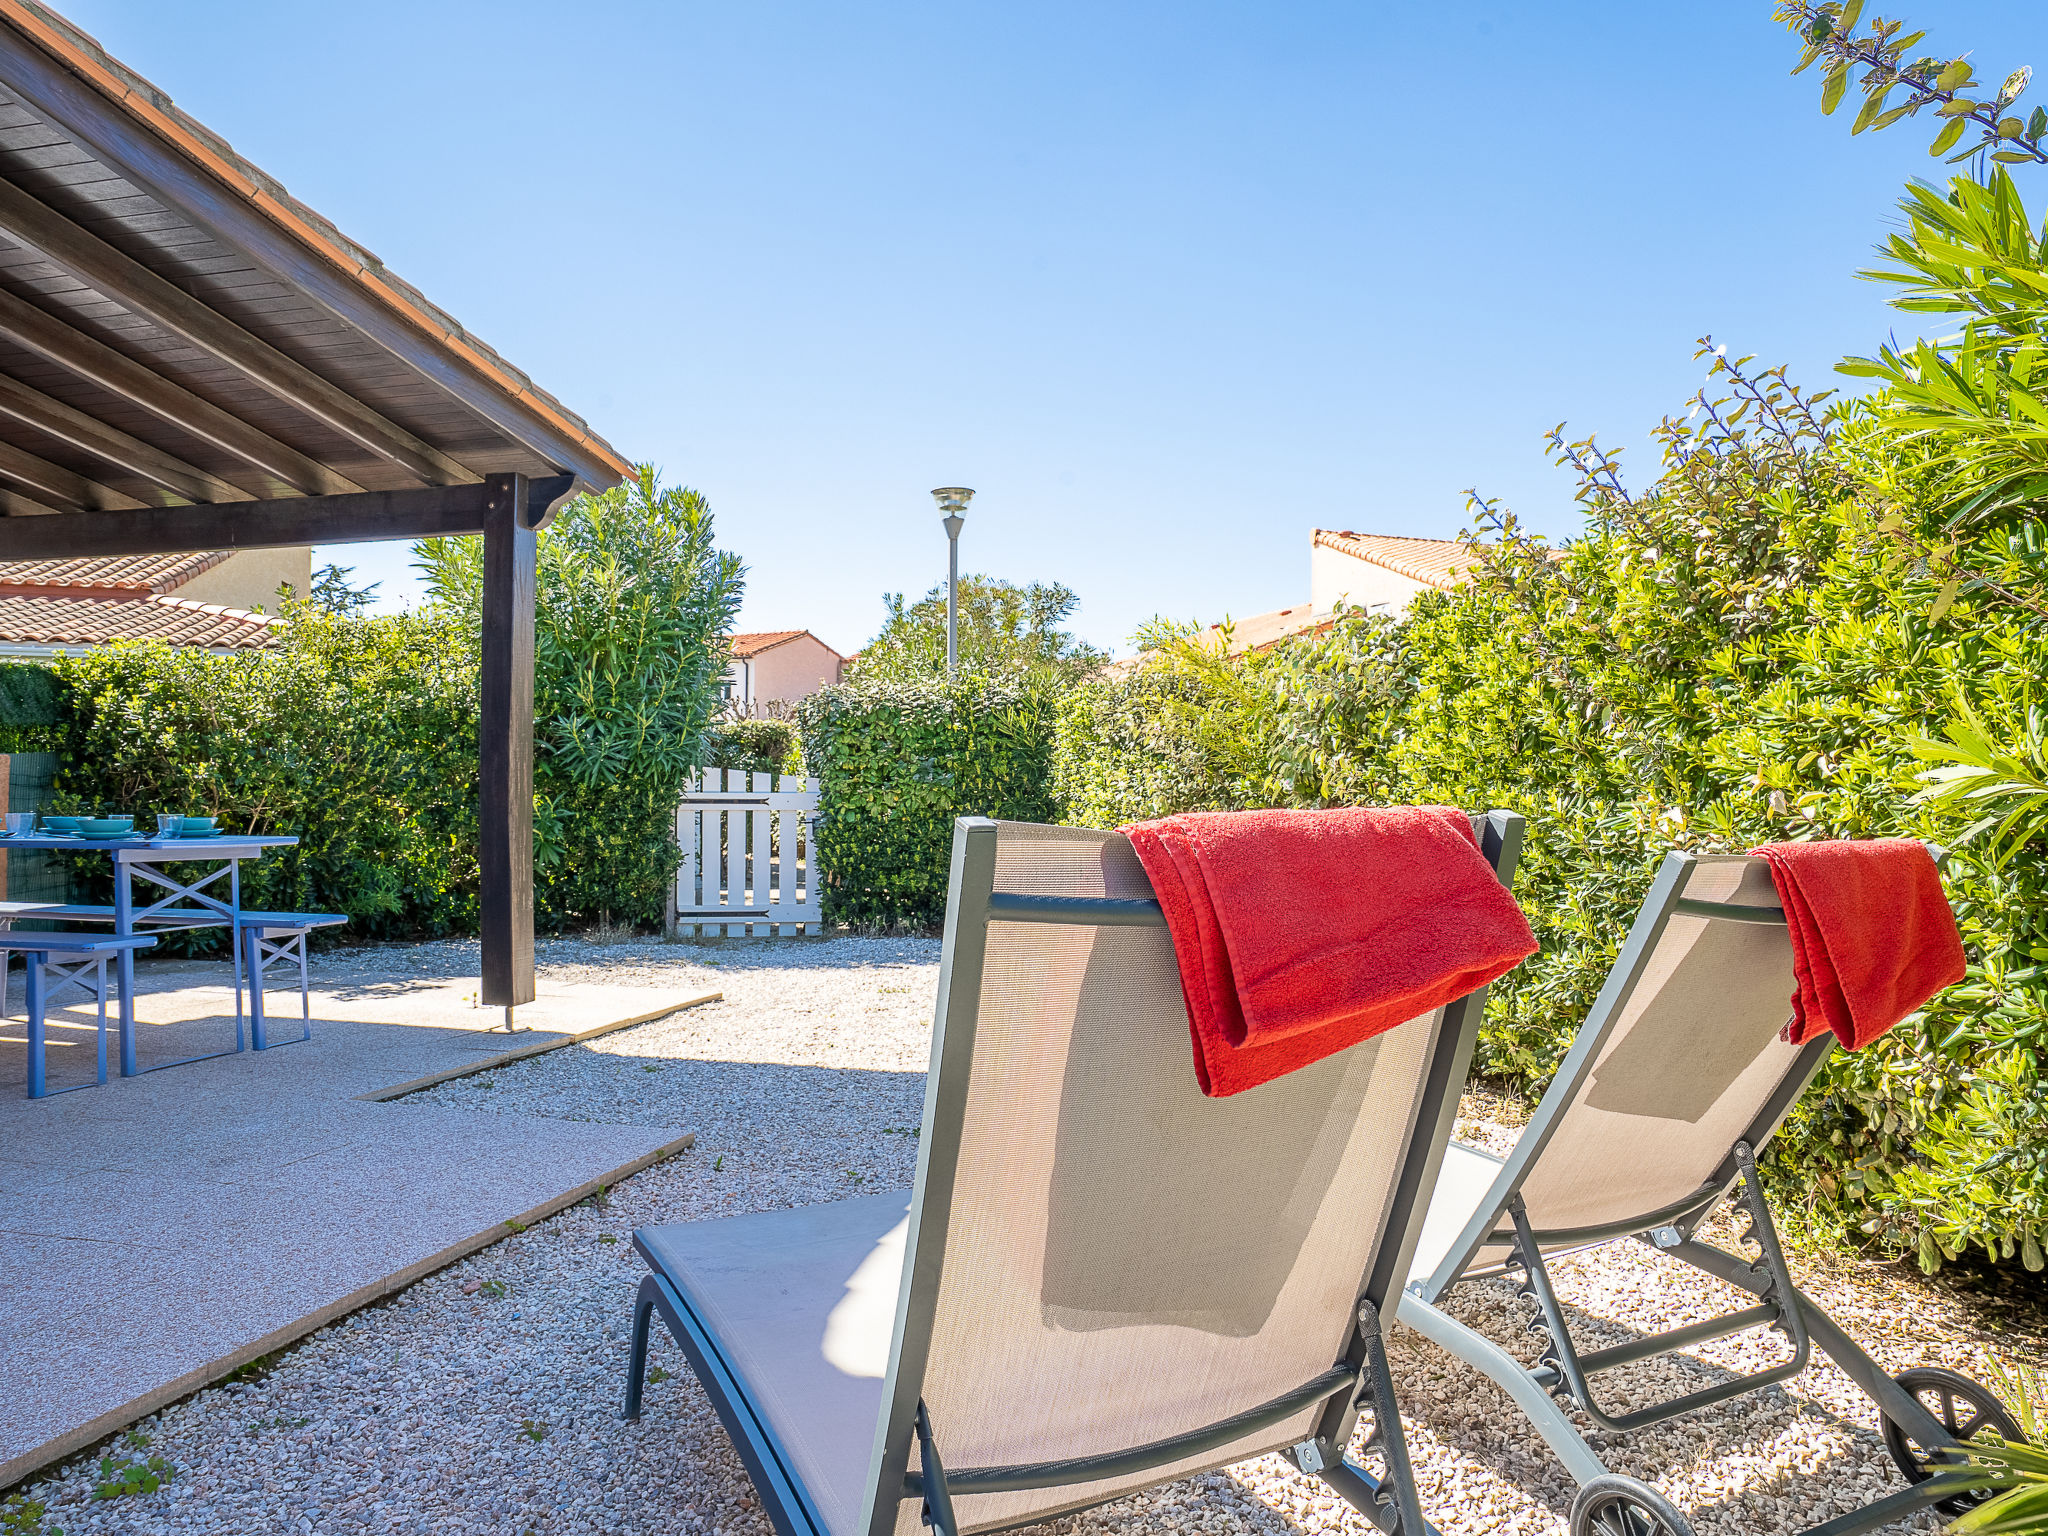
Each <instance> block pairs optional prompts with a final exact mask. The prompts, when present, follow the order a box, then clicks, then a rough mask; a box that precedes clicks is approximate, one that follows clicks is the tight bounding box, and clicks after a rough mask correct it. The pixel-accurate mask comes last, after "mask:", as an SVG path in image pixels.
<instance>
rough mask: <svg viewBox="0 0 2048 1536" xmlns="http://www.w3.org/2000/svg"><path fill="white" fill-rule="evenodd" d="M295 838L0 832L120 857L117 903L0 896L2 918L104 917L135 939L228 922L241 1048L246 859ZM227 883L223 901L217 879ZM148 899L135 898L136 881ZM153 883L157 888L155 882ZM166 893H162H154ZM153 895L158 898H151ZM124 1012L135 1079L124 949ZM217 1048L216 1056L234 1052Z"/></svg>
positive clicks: (57, 848)
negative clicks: (202, 867)
mask: <svg viewBox="0 0 2048 1536" xmlns="http://www.w3.org/2000/svg"><path fill="white" fill-rule="evenodd" d="M298 843H299V840H298V839H297V838H296V837H245V836H241V835H238V834H235V833H223V834H221V835H220V836H218V837H149V836H146V835H144V834H142V833H139V832H138V833H134V834H131V835H130V836H127V837H80V836H76V835H74V834H69V833H62V832H26V833H21V832H18V833H14V834H12V835H7V834H0V850H4V849H9V848H20V849H22V850H24V851H26V850H28V849H31V848H34V849H47V850H50V851H53V852H58V853H105V854H107V855H108V856H110V857H111V858H112V859H113V861H114V904H113V905H112V906H110V907H107V906H88V905H81V904H77V903H71V902H47V901H0V918H6V919H15V918H45V919H49V920H52V921H57V922H71V923H106V922H111V923H112V924H113V925H114V932H115V934H116V935H117V936H118V937H121V938H131V937H133V936H134V935H135V934H136V933H138V932H149V933H164V932H169V931H172V930H176V929H181V928H226V929H227V930H228V948H229V949H230V950H231V951H232V952H233V954H234V964H235V1050H237V1051H239V1050H241V1049H242V946H241V944H240V943H239V942H237V938H236V933H237V930H236V926H235V923H236V919H237V918H238V917H239V916H240V915H241V911H242V860H244V859H260V858H261V857H263V855H264V854H265V853H267V852H269V850H271V849H272V848H296V847H297V846H298ZM167 864H210V865H213V866H216V867H215V868H213V869H212V870H211V871H210V872H208V873H205V874H202V875H199V876H197V877H196V878H194V879H192V880H191V881H189V882H185V881H180V880H179V879H178V878H177V877H176V876H175V875H172V874H171V873H170V872H169V871H168V870H166V869H165V868H164V867H163V866H164V865H167ZM223 879H225V880H226V881H227V894H226V897H225V899H223V898H222V896H221V895H220V893H219V890H218V887H219V882H220V881H221V880H223ZM138 884H139V885H140V886H142V888H143V889H142V893H141V894H142V895H143V897H144V900H143V901H142V902H140V903H139V904H138V902H137V900H136V896H137V890H136V887H137V885H138ZM151 887H155V888H156V890H155V891H153V890H151V889H150V888H151ZM156 891H161V892H162V893H163V894H160V895H158V894H156ZM151 896H154V897H155V899H154V900H151V899H148V898H149V897H151ZM25 947H26V946H25V945H10V944H8V942H7V935H6V934H5V933H4V932H0V950H5V949H9V948H25ZM116 963H117V966H118V968H119V992H120V1010H121V1075H122V1076H123V1077H135V1076H137V1075H138V1073H139V1072H140V1071H141V1070H143V1069H141V1068H138V1067H137V1065H136V1062H135V951H133V950H132V949H124V950H122V951H121V953H120V956H119V958H118V960H117V962H116ZM232 1054H233V1052H231V1051H214V1052H212V1053H211V1055H212V1056H228V1055H232ZM208 1059H210V1058H209V1057H208V1056H188V1057H185V1058H184V1059H183V1060H180V1061H165V1062H159V1063H158V1064H157V1065H156V1066H154V1067H150V1068H148V1069H147V1070H149V1071H151V1072H155V1071H158V1070H160V1069H161V1068H163V1067H182V1066H184V1065H186V1064H187V1063H188V1062H194V1061H206V1060H208Z"/></svg>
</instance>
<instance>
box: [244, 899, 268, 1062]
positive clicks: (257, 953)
mask: <svg viewBox="0 0 2048 1536" xmlns="http://www.w3.org/2000/svg"><path fill="white" fill-rule="evenodd" d="M246 938H247V942H248V945H249V953H248V955H247V956H246V957H245V958H246V960H247V961H248V963H247V964H246V965H244V966H243V967H242V972H243V974H244V975H246V976H247V977H248V978H249V1039H250V1041H251V1043H252V1044H254V1045H255V1047H256V1049H257V1050H259V1051H267V1050H269V1049H270V1037H269V1036H268V1035H267V1034H265V1033H264V1028H263V951H262V948H261V945H262V943H263V936H262V930H260V929H256V928H251V929H249V930H247V934H246Z"/></svg>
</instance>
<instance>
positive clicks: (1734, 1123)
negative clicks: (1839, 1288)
mask: <svg viewBox="0 0 2048 1536" xmlns="http://www.w3.org/2000/svg"><path fill="white" fill-rule="evenodd" d="M1679 894H1680V895H1681V896H1682V897H1684V898H1685V899H1688V900H1693V901H1712V902H1725V903H1731V904H1734V905H1739V906H1754V907H1776V906H1777V905H1778V896H1777V890H1776V888H1775V887H1774V886H1773V884H1772V883H1771V874H1770V868H1769V866H1768V865H1767V864H1765V862H1764V861H1763V860H1762V859H1753V858H1744V857H1739V856H1723V857H1702V858H1700V859H1699V860H1698V861H1697V862H1695V863H1694V864H1693V865H1692V867H1691V870H1690V873H1689V877H1688V879H1687V882H1686V885H1685V886H1684V888H1683V889H1682V890H1681V892H1680V893H1679ZM1793 985H1794V978H1793V974H1792V942H1791V938H1790V936H1789V934H1788V933H1787V931H1786V930H1785V929H1784V928H1783V927H1782V926H1777V925H1773V924H1764V923H1744V922H1727V921H1716V920H1710V919H1708V918H1704V917H1692V916H1688V915H1686V914H1685V913H1682V912H1673V913H1671V914H1670V916H1669V917H1668V918H1667V919H1666V922H1665V927H1664V931H1663V933H1662V934H1661V935H1660V936H1659V937H1658V939H1657V941H1656V943H1655V945H1654V946H1653V947H1652V949H1651V951H1650V953H1649V955H1648V956H1647V958H1646V959H1645V962H1644V964H1643V967H1642V970H1641V972H1640V973H1639V975H1638V977H1637V980H1636V984H1635V986H1634V988H1633V989H1632V990H1631V991H1630V993H1629V996H1628V1000H1627V1002H1626V1004H1625V1005H1624V1007H1623V1008H1622V1010H1621V1014H1620V1017H1619V1018H1618V1019H1617V1020H1616V1022H1615V1025H1614V1028H1613V1029H1612V1030H1611V1031H1610V1032H1609V1034H1608V1036H1607V1039H1606V1041H1605V1042H1604V1043H1603V1045H1602V1046H1601V1049H1600V1053H1599V1056H1598V1057H1597V1059H1596V1061H1595V1063H1594V1066H1593V1070H1592V1071H1591V1072H1590V1073H1589V1074H1588V1075H1587V1077H1586V1079H1585V1081H1584V1082H1582V1083H1581V1084H1580V1085H1579V1088H1578V1091H1577V1092H1576V1093H1575V1094H1574V1095H1573V1096H1572V1098H1571V1100H1570V1102H1569V1104H1568V1106H1567V1107H1566V1108H1565V1109H1564V1110H1563V1111H1562V1112H1561V1113H1560V1114H1559V1116H1558V1118H1557V1121H1556V1122H1555V1125H1554V1128H1553V1130H1552V1132H1551V1136H1550V1139H1549V1141H1548V1142H1547V1143H1546V1144H1545V1146H1544V1149H1543V1151H1542V1153H1541V1154H1540V1155H1539V1156H1538V1157H1537V1159H1536V1162H1535V1165H1534V1166H1533V1167H1531V1168H1530V1169H1529V1170H1528V1172H1527V1174H1526V1175H1525V1176H1524V1178H1523V1181H1522V1186H1521V1193H1522V1200H1523V1203H1524V1205H1525V1206H1526V1207H1527V1209H1528V1213H1529V1224H1530V1226H1531V1227H1532V1228H1533V1229H1534V1230H1536V1231H1538V1232H1555V1231H1564V1230H1572V1229H1583V1228H1589V1227H1599V1226H1605V1225H1609V1224H1613V1223H1622V1222H1627V1221H1631V1220H1633V1219H1635V1218H1638V1217H1641V1216H1645V1215H1647V1214H1649V1213H1651V1212H1654V1211H1657V1210H1660V1209H1662V1208H1664V1207H1666V1206H1669V1205H1671V1204H1673V1203H1674V1202H1677V1201H1680V1200H1683V1199H1685V1197H1686V1196H1688V1195H1690V1194H1692V1193H1694V1192H1695V1191H1697V1190H1698V1189H1700V1187H1701V1186H1702V1185H1703V1184H1705V1183H1706V1181H1707V1180H1708V1179H1710V1178H1712V1177H1713V1175H1714V1173H1715V1170H1716V1169H1718V1168H1719V1167H1721V1165H1722V1164H1723V1162H1724V1161H1725V1160H1726V1158H1727V1156H1728V1149H1729V1147H1730V1146H1731V1145H1733V1144H1734V1142H1735V1141H1736V1140H1738V1139H1739V1138H1740V1137H1742V1136H1743V1135H1744V1134H1746V1133H1747V1132H1748V1130H1749V1128H1750V1127H1751V1126H1753V1125H1754V1124H1755V1122H1756V1119H1757V1116H1758V1115H1759V1114H1760V1113H1761V1112H1762V1111H1763V1109H1764V1106H1765V1105H1766V1104H1767V1103H1768V1102H1769V1100H1770V1098H1771V1096H1772V1095H1773V1094H1774V1093H1775V1092H1776V1091H1777V1090H1778V1088H1779V1086H1780V1085H1781V1084H1782V1083H1783V1082H1784V1081H1785V1078H1786V1075H1787V1074H1788V1073H1791V1072H1793V1071H1794V1070H1796V1069H1797V1068H1798V1065H1799V1062H1800V1058H1801V1054H1802V1048H1801V1047H1799V1046H1796V1045H1788V1044H1786V1043H1785V1042H1784V1041H1783V1040H1781V1039H1780V1038H1779V1033H1780V1031H1781V1030H1783V1028H1784V1027H1785V1025H1786V1023H1787V1022H1788V1021H1789V1020H1790V1019H1791V1017H1792V991H1793ZM1506 1252H1507V1250H1506V1247H1505V1245H1501V1244H1489V1245H1488V1246H1487V1247H1485V1248H1483V1249H1482V1250H1481V1251H1480V1253H1479V1255H1478V1257H1477V1258H1476V1259H1475V1260H1474V1261H1473V1263H1471V1264H1470V1265H1468V1266H1467V1267H1466V1270H1465V1272H1466V1273H1468V1274H1474V1273H1483V1272H1486V1271H1488V1270H1491V1269H1494V1268H1497V1267H1498V1266H1499V1265H1500V1263H1501V1261H1502V1260H1503V1259H1504V1258H1505V1257H1506Z"/></svg>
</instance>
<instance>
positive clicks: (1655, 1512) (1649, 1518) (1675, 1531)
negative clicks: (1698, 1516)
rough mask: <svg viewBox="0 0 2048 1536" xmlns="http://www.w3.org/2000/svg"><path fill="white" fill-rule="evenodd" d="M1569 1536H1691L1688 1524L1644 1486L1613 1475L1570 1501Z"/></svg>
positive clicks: (1599, 1479) (1598, 1479)
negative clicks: (1570, 1524)
mask: <svg viewBox="0 0 2048 1536" xmlns="http://www.w3.org/2000/svg"><path fill="white" fill-rule="evenodd" d="M1572 1536H1693V1530H1692V1522H1691V1521H1689V1520H1687V1519H1686V1518H1685V1516H1683V1515H1681V1514H1680V1513H1679V1512H1678V1506H1677V1505H1675V1504H1673V1503H1672V1502H1671V1501H1670V1500H1669V1499H1667V1498H1665V1497H1664V1495H1663V1494H1661V1493H1659V1492H1658V1491H1657V1490H1656V1489H1654V1488H1652V1487H1651V1486H1650V1485H1649V1484H1648V1483H1639V1482H1637V1481H1636V1480H1635V1479H1634V1478H1632V1477H1618V1476H1616V1475H1615V1474H1613V1473H1611V1472H1610V1473H1609V1474H1607V1475H1606V1476H1605V1477H1596V1478H1594V1479H1593V1481H1591V1482H1590V1483H1587V1484H1585V1485H1584V1486H1582V1487H1581V1488H1580V1489H1579V1496H1578V1497H1577V1498H1575V1499H1573V1500H1572Z"/></svg>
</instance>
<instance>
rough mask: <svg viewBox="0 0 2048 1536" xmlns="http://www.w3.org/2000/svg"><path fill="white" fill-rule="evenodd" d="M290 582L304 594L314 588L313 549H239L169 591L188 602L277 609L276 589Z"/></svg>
mask: <svg viewBox="0 0 2048 1536" xmlns="http://www.w3.org/2000/svg"><path fill="white" fill-rule="evenodd" d="M284 584H289V585H290V586H291V588H292V590H293V591H295V592H297V593H298V594H299V596H301V597H308V596H310V595H311V594H312V591H313V551H312V549H311V548H309V547H307V546H305V545H301V546H299V547H297V548H295V549H238V550H236V551H235V552H234V553H233V554H232V555H229V556H228V557H227V559H225V560H223V561H221V563H220V564H219V565H216V566H214V567H213V568H212V569H211V570H207V571H201V572H200V573H199V574H198V575H197V576H194V577H193V578H192V579H191V580H190V581H188V582H186V583H185V584H184V585H183V586H181V587H179V588H178V589H177V590H176V591H175V592H172V593H170V594H168V595H169V596H171V597H175V598H180V599H182V600H184V601H185V602H188V603H215V604H218V605H219V606H220V607H222V608H242V609H254V608H261V609H262V610H263V611H264V612H265V613H275V612H277V610H278V606H279V605H278V599H277V589H278V587H279V586H280V585H284Z"/></svg>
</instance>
